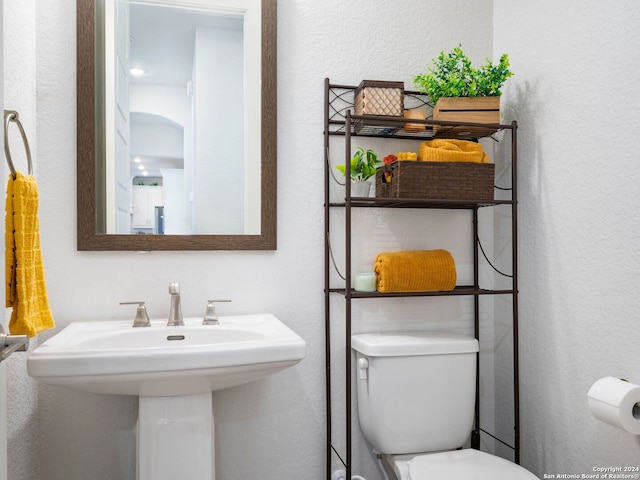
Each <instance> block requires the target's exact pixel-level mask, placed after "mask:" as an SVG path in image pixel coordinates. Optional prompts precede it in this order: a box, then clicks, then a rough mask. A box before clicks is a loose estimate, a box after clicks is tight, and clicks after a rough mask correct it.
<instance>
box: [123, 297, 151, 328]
mask: <svg viewBox="0 0 640 480" xmlns="http://www.w3.org/2000/svg"><path fill="white" fill-rule="evenodd" d="M144 303H145V302H120V305H138V308H137V309H136V318H135V319H134V320H133V326H134V327H150V326H151V321H150V320H149V315H147V307H145V306H144Z"/></svg>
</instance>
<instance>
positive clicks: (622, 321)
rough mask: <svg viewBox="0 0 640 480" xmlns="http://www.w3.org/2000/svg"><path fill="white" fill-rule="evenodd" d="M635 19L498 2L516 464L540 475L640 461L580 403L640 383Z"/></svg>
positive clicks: (626, 11)
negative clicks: (512, 132) (514, 245)
mask: <svg viewBox="0 0 640 480" xmlns="http://www.w3.org/2000/svg"><path fill="white" fill-rule="evenodd" d="M639 24H640V5H639V4H638V2H636V1H634V0H626V1H618V2H601V1H595V0H588V1H583V2H558V1H551V0H537V1H531V2H512V1H508V0H495V1H494V53H496V54H497V53H501V52H508V53H509V55H510V57H511V59H512V66H513V70H514V71H515V72H516V76H515V77H513V78H512V79H511V80H509V85H508V88H507V92H506V96H505V97H504V98H503V102H504V103H506V104H508V105H510V107H511V109H512V114H513V115H514V116H515V117H517V119H518V121H519V160H520V162H519V165H520V178H519V188H520V203H519V205H520V251H519V253H520V275H521V276H520V333H521V342H520V345H521V365H522V369H521V373H522V377H521V378H522V392H521V393H522V405H521V406H522V434H523V437H522V463H523V464H524V466H526V467H528V468H530V469H531V470H532V471H533V472H534V473H536V474H537V475H539V476H541V477H542V475H543V474H544V473H548V474H558V473H575V474H583V473H585V474H588V473H593V471H592V469H593V467H598V466H604V467H606V466H638V464H639V460H638V459H639V458H640V442H639V441H638V437H633V436H630V435H628V434H626V433H624V432H622V431H620V430H617V429H614V428H613V427H610V426H609V425H606V424H603V423H601V422H599V421H597V420H596V419H595V418H594V417H593V416H592V415H591V414H590V412H589V410H588V408H587V400H586V395H587V391H588V390H589V387H590V386H591V385H592V384H593V382H594V381H596V380H597V379H598V378H600V377H603V376H607V375H613V376H617V377H624V378H626V379H628V380H630V381H632V382H635V383H640V369H639V368H638V361H639V358H640V333H639V331H638V311H639V310H640V297H639V296H638V293H637V290H638V285H639V282H640V279H639V268H640V247H639V245H640V222H639V221H638V211H640V174H639V171H640V170H639V169H638V149H637V138H638V132H639V131H640V108H639V107H640V97H639V96H638V92H637V85H638V83H639V81H640V50H638V45H640V31H639V30H638V25H639ZM504 103H503V104H504Z"/></svg>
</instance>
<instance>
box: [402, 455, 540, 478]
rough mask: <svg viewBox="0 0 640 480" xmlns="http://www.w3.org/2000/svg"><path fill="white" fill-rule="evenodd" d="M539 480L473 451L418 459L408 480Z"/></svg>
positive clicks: (410, 468) (520, 468)
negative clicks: (440, 479)
mask: <svg viewBox="0 0 640 480" xmlns="http://www.w3.org/2000/svg"><path fill="white" fill-rule="evenodd" d="M439 478H443V479H444V478H446V479H447V480H538V477H536V476H535V475H533V474H532V473H531V472H529V471H527V470H525V469H524V468H522V467H521V466H520V465H516V464H515V463H512V462H510V461H508V460H505V459H504V458H500V457H496V456H495V455H490V454H488V453H485V452H481V451H479V450H474V449H471V448H468V449H464V450H455V451H451V452H441V453H432V454H426V455H419V456H417V457H414V458H413V459H412V460H411V461H410V462H409V477H408V480H432V479H439Z"/></svg>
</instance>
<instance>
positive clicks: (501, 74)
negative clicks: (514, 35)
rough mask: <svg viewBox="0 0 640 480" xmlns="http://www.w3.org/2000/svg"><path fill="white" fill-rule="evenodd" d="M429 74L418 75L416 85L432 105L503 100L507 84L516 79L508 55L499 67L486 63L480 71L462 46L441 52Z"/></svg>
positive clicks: (502, 58) (503, 56)
mask: <svg viewBox="0 0 640 480" xmlns="http://www.w3.org/2000/svg"><path fill="white" fill-rule="evenodd" d="M428 70H429V73H426V74H422V73H421V74H419V75H417V76H416V77H415V78H414V79H413V84H414V85H415V87H416V88H417V89H418V90H419V91H421V92H423V93H426V94H427V95H428V96H429V98H430V99H431V101H432V102H433V103H435V102H437V101H438V99H439V98H441V97H493V96H500V95H501V93H502V92H501V91H500V89H501V88H502V86H503V84H504V82H505V81H506V80H507V79H508V78H509V77H511V76H512V75H513V72H511V71H510V70H509V56H508V55H507V54H506V53H505V54H503V55H502V56H501V57H500V61H499V62H498V64H497V65H494V64H493V63H492V62H491V60H489V59H487V61H486V63H485V64H484V65H482V66H481V67H480V68H474V67H473V66H472V65H471V60H469V57H467V56H466V55H465V54H464V52H463V51H462V45H458V46H457V47H455V48H454V49H453V50H452V51H451V52H449V53H445V52H444V50H443V51H442V52H440V55H439V56H438V58H437V59H433V66H431V67H429V69H428Z"/></svg>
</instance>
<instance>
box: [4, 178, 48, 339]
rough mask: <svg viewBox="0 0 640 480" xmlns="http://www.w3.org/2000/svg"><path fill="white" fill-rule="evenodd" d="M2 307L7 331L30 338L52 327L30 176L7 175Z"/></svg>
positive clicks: (36, 205)
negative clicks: (7, 309)
mask: <svg viewBox="0 0 640 480" xmlns="http://www.w3.org/2000/svg"><path fill="white" fill-rule="evenodd" d="M5 248H6V250H5V261H6V279H5V283H6V306H7V307H13V311H12V312H11V320H10V322H9V331H10V332H11V333H12V334H14V335H28V336H29V337H33V336H34V335H36V334H38V333H39V332H41V331H43V330H46V329H48V328H53V327H55V323H54V321H53V317H52V315H51V311H50V309H49V300H48V299H47V288H46V285H45V280H44V267H43V265H42V252H41V251H40V227H39V221H38V186H37V185H36V181H35V179H34V178H33V177H32V176H31V175H28V176H26V175H22V174H21V173H19V172H18V173H17V174H16V178H15V179H14V178H13V176H12V175H9V183H8V184H7V201H6V214H5Z"/></svg>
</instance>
